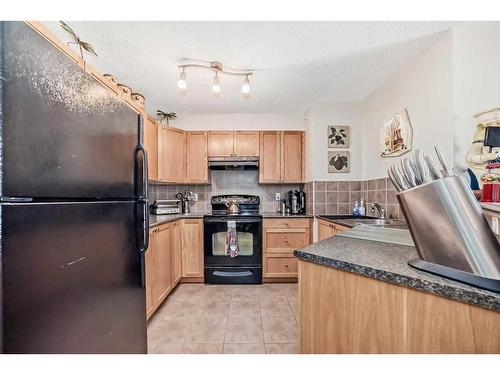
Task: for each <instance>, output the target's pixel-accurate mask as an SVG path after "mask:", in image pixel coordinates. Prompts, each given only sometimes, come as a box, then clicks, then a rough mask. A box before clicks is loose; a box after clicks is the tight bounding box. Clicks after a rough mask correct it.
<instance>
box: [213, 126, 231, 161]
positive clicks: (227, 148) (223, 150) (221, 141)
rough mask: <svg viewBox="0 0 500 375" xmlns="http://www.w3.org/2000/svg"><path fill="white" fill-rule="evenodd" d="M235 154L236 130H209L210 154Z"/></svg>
mask: <svg viewBox="0 0 500 375" xmlns="http://www.w3.org/2000/svg"><path fill="white" fill-rule="evenodd" d="M233 154H234V132H233V131H212V132H208V156H232V155H233Z"/></svg>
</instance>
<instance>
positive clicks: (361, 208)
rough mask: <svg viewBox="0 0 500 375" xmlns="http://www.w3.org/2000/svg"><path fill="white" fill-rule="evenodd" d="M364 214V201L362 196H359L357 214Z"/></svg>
mask: <svg viewBox="0 0 500 375" xmlns="http://www.w3.org/2000/svg"><path fill="white" fill-rule="evenodd" d="M365 215H366V207H365V201H364V200H363V198H361V201H360V202H359V216H365Z"/></svg>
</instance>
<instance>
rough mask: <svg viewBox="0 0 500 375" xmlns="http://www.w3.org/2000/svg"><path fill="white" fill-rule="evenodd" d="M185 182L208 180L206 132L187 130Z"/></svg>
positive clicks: (204, 181) (203, 181)
mask: <svg viewBox="0 0 500 375" xmlns="http://www.w3.org/2000/svg"><path fill="white" fill-rule="evenodd" d="M186 147H187V155H186V159H187V171H186V182H188V183H206V182H208V158H207V155H208V153H207V132H203V131H201V132H187V145H186Z"/></svg>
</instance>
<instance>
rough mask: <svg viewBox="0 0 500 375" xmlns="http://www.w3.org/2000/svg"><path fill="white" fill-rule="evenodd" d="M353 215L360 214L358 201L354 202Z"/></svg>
mask: <svg viewBox="0 0 500 375" xmlns="http://www.w3.org/2000/svg"><path fill="white" fill-rule="evenodd" d="M352 214H353V216H360V213H359V204H358V201H356V202H354V208H353V209H352Z"/></svg>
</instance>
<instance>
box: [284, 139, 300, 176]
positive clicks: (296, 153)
mask: <svg viewBox="0 0 500 375" xmlns="http://www.w3.org/2000/svg"><path fill="white" fill-rule="evenodd" d="M303 134H304V133H303V132H301V131H284V132H283V133H282V140H281V145H282V147H281V149H282V160H281V182H303V181H304V144H303V143H304V142H303V140H304V138H303Z"/></svg>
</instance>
